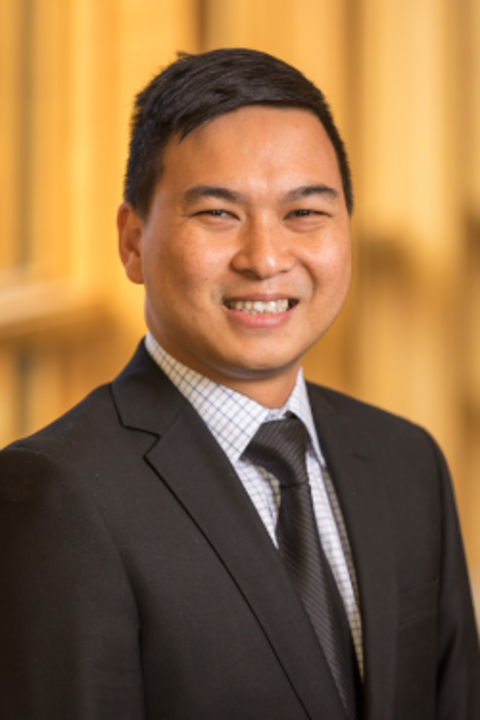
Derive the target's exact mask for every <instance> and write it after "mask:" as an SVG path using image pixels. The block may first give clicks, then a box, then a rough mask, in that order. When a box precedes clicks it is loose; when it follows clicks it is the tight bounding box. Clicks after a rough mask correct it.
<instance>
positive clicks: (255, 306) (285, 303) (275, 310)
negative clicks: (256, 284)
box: [225, 298, 296, 315]
mask: <svg viewBox="0 0 480 720" xmlns="http://www.w3.org/2000/svg"><path fill="white" fill-rule="evenodd" d="M225 305H226V307H227V308H229V310H240V312H244V313H248V314H249V315H277V314H279V313H284V312H287V310H290V309H291V308H292V307H293V306H294V305H296V301H295V300H289V299H287V298H282V299H281V300H268V301H266V302H263V301H262V300H227V301H226V302H225Z"/></svg>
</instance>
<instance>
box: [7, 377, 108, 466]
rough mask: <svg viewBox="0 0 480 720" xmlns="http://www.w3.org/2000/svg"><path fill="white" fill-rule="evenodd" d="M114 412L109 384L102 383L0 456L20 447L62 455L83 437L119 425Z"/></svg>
mask: <svg viewBox="0 0 480 720" xmlns="http://www.w3.org/2000/svg"><path fill="white" fill-rule="evenodd" d="M115 414H116V413H115V407H114V404H113V400H112V393H111V386H110V385H108V384H106V385H101V386H99V387H97V388H95V389H94V390H93V391H92V392H91V393H89V394H88V395H87V396H86V397H85V398H84V399H83V400H81V401H80V402H79V403H78V404H77V405H75V406H74V407H72V408H71V409H70V410H68V411H67V412H66V413H64V414H63V415H61V416H60V417H58V418H57V419H56V420H54V421H53V422H51V423H49V424H48V425H46V426H45V427H43V428H41V429H40V430H38V431H37V432H35V433H33V434H32V435H29V436H27V437H24V438H20V439H19V440H16V441H15V442H13V443H11V444H10V445H8V446H7V447H5V448H4V449H3V450H2V451H1V453H0V455H3V454H5V453H6V452H10V451H17V452H20V451H22V450H24V451H28V450H30V451H33V452H42V451H45V452H49V451H52V452H54V454H55V455H61V454H62V451H63V450H64V449H66V448H67V447H68V448H69V449H70V451H71V450H72V449H74V448H76V447H78V446H81V445H82V444H83V443H84V441H85V439H86V438H88V439H89V440H90V439H91V438H92V437H98V438H99V439H101V437H102V435H104V433H105V432H106V431H107V429H108V428H109V427H112V426H114V425H115V424H116V425H118V419H117V422H116V423H115V422H114V420H115Z"/></svg>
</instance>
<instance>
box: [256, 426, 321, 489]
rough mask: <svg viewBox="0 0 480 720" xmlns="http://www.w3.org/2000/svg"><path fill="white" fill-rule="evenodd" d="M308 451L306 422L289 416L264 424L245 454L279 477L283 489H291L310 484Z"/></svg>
mask: <svg viewBox="0 0 480 720" xmlns="http://www.w3.org/2000/svg"><path fill="white" fill-rule="evenodd" d="M306 449H307V431H306V429H305V426H304V424H303V422H302V421H301V420H299V419H298V418H296V417H289V418H285V419H283V420H272V421H270V422H266V423H263V424H262V425H260V427H259V428H258V430H257V432H256V433H255V435H254V436H253V438H252V440H251V441H250V443H249V444H248V446H247V448H246V450H245V451H244V453H243V454H244V456H245V457H246V458H248V459H249V460H251V461H252V462H253V463H254V464H255V465H260V466H261V467H263V468H265V470H267V472H269V473H271V474H272V475H275V477H276V478H277V480H278V481H279V483H280V485H281V486H282V487H287V486H289V485H301V484H302V483H305V482H306V483H308V476H307V469H306V464H305V452H306Z"/></svg>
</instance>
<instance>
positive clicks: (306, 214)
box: [287, 208, 326, 218]
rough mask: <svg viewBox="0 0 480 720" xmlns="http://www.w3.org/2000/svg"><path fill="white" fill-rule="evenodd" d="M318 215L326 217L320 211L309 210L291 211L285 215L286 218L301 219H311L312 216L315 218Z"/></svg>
mask: <svg viewBox="0 0 480 720" xmlns="http://www.w3.org/2000/svg"><path fill="white" fill-rule="evenodd" d="M318 215H326V213H324V212H321V211H320V210H310V209H305V208H301V209H299V210H292V212H291V213H289V214H288V215H287V218H289V217H291V218H302V217H312V216H313V217H315V216H318Z"/></svg>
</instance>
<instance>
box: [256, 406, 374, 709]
mask: <svg viewBox="0 0 480 720" xmlns="http://www.w3.org/2000/svg"><path fill="white" fill-rule="evenodd" d="M307 437H308V436H307V431H306V429H305V426H304V424H303V423H302V421H301V420H299V419H298V418H296V417H293V416H292V417H289V418H286V419H283V420H274V421H272V422H266V423H263V424H262V425H261V426H260V428H259V429H258V431H257V433H256V434H255V436H254V438H253V439H252V440H251V442H250V443H249V445H248V447H247V449H246V450H245V452H244V456H245V457H247V458H248V459H249V460H251V462H253V463H254V464H255V465H260V466H261V467H263V468H265V469H266V470H267V471H268V472H269V473H271V474H272V475H274V476H275V477H276V478H277V480H278V481H279V483H280V493H281V502H280V510H279V514H278V520H277V527H276V536H277V541H278V549H279V552H280V555H281V557H282V560H283V562H284V564H285V567H286V569H287V572H288V574H289V576H290V579H291V581H292V583H293V585H294V587H295V589H296V590H297V592H298V594H299V596H300V598H301V600H302V602H303V605H304V607H305V609H306V611H307V614H308V616H309V618H310V621H311V623H312V625H313V628H314V630H315V633H316V636H317V638H318V641H319V642H320V645H321V647H322V649H323V652H324V654H325V657H326V659H327V663H328V666H329V668H330V671H331V674H332V676H333V679H334V682H335V685H336V688H337V690H338V694H339V695H340V698H341V701H342V704H343V707H344V709H345V712H346V715H347V717H348V720H360V716H361V680H360V673H359V669H358V663H357V659H356V656H355V650H354V646H353V640H352V636H351V633H350V627H349V624H348V619H347V615H346V612H345V607H344V604H343V601H342V599H341V597H340V593H339V591H338V588H337V584H336V582H335V578H334V576H333V574H332V570H331V568H330V564H329V562H328V560H327V558H326V556H325V553H324V551H323V548H322V545H321V542H320V538H319V535H318V529H317V524H316V520H315V514H314V509H313V502H312V496H311V491H310V483H309V479H308V474H307V467H306V449H307Z"/></svg>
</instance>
